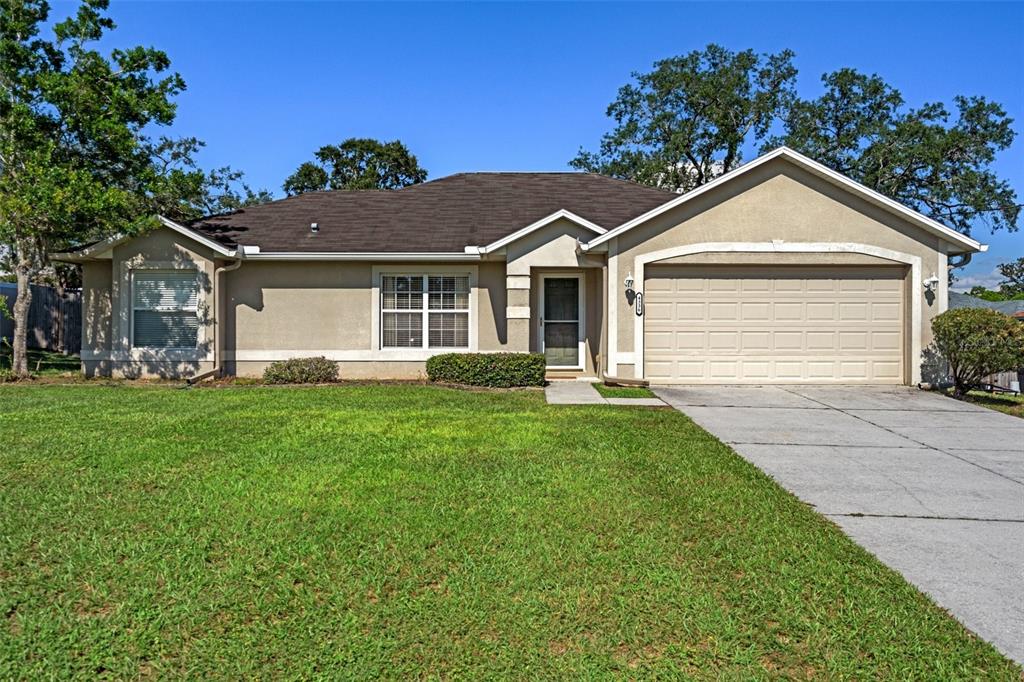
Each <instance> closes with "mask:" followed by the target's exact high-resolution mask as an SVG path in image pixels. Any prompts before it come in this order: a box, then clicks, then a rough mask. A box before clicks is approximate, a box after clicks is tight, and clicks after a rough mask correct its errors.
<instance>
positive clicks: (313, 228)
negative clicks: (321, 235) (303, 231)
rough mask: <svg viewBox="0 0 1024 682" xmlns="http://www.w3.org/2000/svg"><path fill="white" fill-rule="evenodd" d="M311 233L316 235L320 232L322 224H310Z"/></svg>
mask: <svg viewBox="0 0 1024 682" xmlns="http://www.w3.org/2000/svg"><path fill="white" fill-rule="evenodd" d="M309 231H310V232H312V233H313V234H316V233H317V232H319V231H320V224H319V223H310V224H309Z"/></svg>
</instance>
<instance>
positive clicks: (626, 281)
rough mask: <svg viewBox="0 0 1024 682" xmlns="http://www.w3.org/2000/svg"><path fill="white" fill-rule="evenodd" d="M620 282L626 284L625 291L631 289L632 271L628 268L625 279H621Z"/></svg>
mask: <svg viewBox="0 0 1024 682" xmlns="http://www.w3.org/2000/svg"><path fill="white" fill-rule="evenodd" d="M622 283H623V284H625V285H626V291H633V271H632V270H630V271H629V274H628V275H626V279H624V280H622Z"/></svg>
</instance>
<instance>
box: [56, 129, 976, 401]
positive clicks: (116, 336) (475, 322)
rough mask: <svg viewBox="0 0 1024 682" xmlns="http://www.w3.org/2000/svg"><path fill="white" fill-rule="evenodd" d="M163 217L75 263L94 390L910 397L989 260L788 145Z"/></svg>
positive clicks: (967, 242)
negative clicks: (841, 389) (962, 284)
mask: <svg viewBox="0 0 1024 682" xmlns="http://www.w3.org/2000/svg"><path fill="white" fill-rule="evenodd" d="M162 224H163V227H161V228H159V229H156V230H154V231H152V232H150V233H148V234H145V235H142V236H135V237H128V238H120V239H111V240H108V241H105V242H101V243H97V244H94V245H91V246H89V247H86V248H83V249H81V250H78V251H75V252H71V253H65V254H59V255H58V256H57V258H59V259H61V260H66V261H72V262H77V263H81V264H82V266H83V287H84V324H83V327H84V330H83V339H82V348H83V350H82V364H83V368H84V371H85V373H86V374H87V375H90V376H91V375H127V376H146V375H159V376H189V375H195V374H198V373H204V372H210V371H215V370H217V371H224V372H227V373H229V374H238V375H258V374H260V373H261V372H262V371H263V369H264V368H265V367H266V366H267V364H268V363H270V362H273V361H275V360H281V359H285V358H292V357H302V356H313V355H324V356H326V357H328V358H330V359H332V360H335V361H337V362H338V363H339V365H340V369H341V375H342V377H345V378H381V379H385V378H415V377H419V376H422V375H423V373H424V365H425V361H426V360H427V358H429V357H430V356H431V355H434V354H437V353H446V352H452V351H481V352H482V351H509V352H525V351H537V352H542V353H544V355H545V356H546V357H547V361H548V365H549V368H550V370H551V371H552V373H554V374H557V375H558V376H566V377H571V376H612V377H619V378H644V379H647V380H649V381H651V382H652V383H730V384H732V383H755V384H766V383H823V384H828V383H839V384H846V383H860V384H911V383H916V382H918V381H919V380H920V376H921V366H922V352H923V349H925V348H926V347H927V346H928V344H929V343H930V342H931V327H930V320H931V319H932V317H934V316H935V315H936V314H938V313H940V312H942V311H943V310H945V309H946V307H947V301H948V290H947V278H946V270H947V263H948V258H949V257H950V256H960V255H963V254H967V255H969V254H972V253H974V252H978V251H983V250H984V249H985V247H984V246H983V245H981V244H979V243H978V242H976V241H974V240H972V239H969V238H967V237H965V236H963V235H961V234H959V233H957V232H955V231H954V230H951V229H949V228H948V227H946V226H944V225H941V224H939V223H938V222H936V221H934V220H932V219H930V218H927V217H925V216H923V215H921V214H920V213H917V212H915V211H913V210H910V209H909V208H907V207H905V206H903V205H900V204H899V203H897V202H895V201H892V200H891V199H888V198H886V197H884V196H882V195H880V194H878V193H876V192H874V191H872V190H869V189H867V188H865V187H863V186H861V185H859V184H857V183H855V182H853V181H852V180H850V179H849V178H846V177H844V176H842V175H840V174H838V173H836V172H834V171H832V170H830V169H828V168H826V167H824V166H822V165H821V164H819V163H816V162H815V161H813V160H811V159H808V158H806V157H804V156H802V155H800V154H798V153H796V152H793V151H792V150H789V149H786V148H780V149H777V150H775V151H772V152H770V153H768V154H765V155H763V156H761V157H759V158H757V159H756V160H754V161H751V162H749V163H747V164H745V165H744V166H742V167H740V168H737V169H736V170H733V171H732V172H730V173H727V174H725V175H723V176H721V177H720V178H718V179H717V180H715V181H714V182H712V183H709V184H707V185H704V186H702V187H700V188H698V189H696V190H693V191H691V192H688V193H686V194H675V193H670V192H665V191H661V190H658V189H653V188H650V187H643V186H640V185H636V184H633V183H629V182H624V181H621V180H615V179H611V178H606V177H602V176H598V175H593V174H586V173H468V174H459V175H453V176H450V177H445V178H441V179H439V180H434V181H432V182H427V183H424V184H420V185H414V186H411V187H407V188H405V189H401V190H394V191H358V192H318V193H310V194H304V195H300V196H296V197H291V198H287V199H283V200H281V201H276V202H273V203H269V204H265V205H261V206H255V207H251V208H246V209H243V210H240V211H237V212H235V213H231V214H228V215H219V216H211V217H207V218H203V219H201V220H198V221H195V222H193V223H191V224H188V225H179V224H176V223H174V222H172V221H170V220H166V219H163V220H162Z"/></svg>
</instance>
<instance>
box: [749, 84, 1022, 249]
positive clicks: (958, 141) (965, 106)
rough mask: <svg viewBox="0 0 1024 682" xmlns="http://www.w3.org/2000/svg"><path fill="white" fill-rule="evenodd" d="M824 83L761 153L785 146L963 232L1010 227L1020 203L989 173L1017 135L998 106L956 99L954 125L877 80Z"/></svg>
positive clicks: (937, 107)
mask: <svg viewBox="0 0 1024 682" xmlns="http://www.w3.org/2000/svg"><path fill="white" fill-rule="evenodd" d="M822 83H823V85H824V87H825V92H824V93H823V94H822V95H820V96H819V97H817V98H815V99H810V100H798V101H796V102H795V103H794V104H793V106H792V107H791V109H790V111H789V113H788V114H787V115H786V116H785V121H784V128H785V132H784V134H782V135H781V136H779V137H776V138H773V139H770V140H768V141H767V142H766V143H765V145H764V146H763V148H762V149H763V150H767V149H769V148H772V147H775V146H778V145H780V144H785V145H787V146H789V147H792V148H793V149H795V150H797V151H799V152H802V153H803V154H806V155H807V156H809V157H811V158H812V159H815V160H816V161H819V162H821V163H823V164H825V165H826V166H829V167H830V168H833V169H835V170H837V171H839V172H840V173H842V174H844V175H847V176H849V177H851V178H853V179H854V180H856V181H857V182H860V183H862V184H864V185H866V186H868V187H870V188H871V189H874V190H876V191H878V192H881V193H882V194H884V195H886V196H888V197H891V198H893V199H895V200H897V201H899V202H901V203H903V204H906V205H907V206H910V207H912V208H914V209H917V210H919V211H921V212H922V213H924V214H926V215H928V216H931V217H932V218H934V219H935V220H938V221H939V222H941V223H943V224H945V225H948V226H950V227H952V228H954V229H956V230H958V231H960V232H962V233H964V234H968V235H969V234H970V233H971V227H972V226H973V224H974V223H975V222H976V221H977V220H982V221H984V222H987V224H988V225H989V227H990V228H991V229H993V230H997V229H1003V228H1005V229H1008V230H1016V229H1017V220H1018V217H1019V216H1020V208H1021V207H1020V204H1019V202H1018V201H1017V195H1016V193H1015V192H1014V190H1013V188H1012V187H1011V186H1010V183H1009V182H1008V181H1007V180H1003V179H1000V178H999V176H998V175H997V174H996V172H995V171H994V169H993V168H992V164H993V162H994V161H995V158H996V153H997V152H999V151H1002V150H1005V149H1007V148H1008V147H1009V146H1010V144H1011V143H1012V142H1013V139H1014V137H1015V135H1016V133H1015V132H1014V131H1013V129H1012V127H1011V124H1012V122H1013V120H1012V119H1011V118H1009V117H1008V116H1007V115H1006V112H1005V111H1004V110H1003V108H1002V107H1001V106H1000V105H999V104H996V103H995V102H990V101H988V100H986V99H985V98H984V97H955V98H954V100H953V101H954V105H955V108H956V117H955V118H952V115H951V114H950V112H949V110H948V109H947V108H946V106H945V105H943V104H941V103H935V102H933V103H926V104H924V105H922V106H921V107H918V108H907V107H906V106H905V102H904V100H903V96H902V95H901V94H900V92H899V91H898V90H897V89H895V88H894V87H892V86H891V85H889V84H888V83H886V82H885V81H884V80H882V79H881V78H880V77H879V76H877V75H871V76H868V75H865V74H862V73H859V72H857V71H855V70H853V69H840V70H838V71H835V72H833V73H827V74H825V75H824V76H822Z"/></svg>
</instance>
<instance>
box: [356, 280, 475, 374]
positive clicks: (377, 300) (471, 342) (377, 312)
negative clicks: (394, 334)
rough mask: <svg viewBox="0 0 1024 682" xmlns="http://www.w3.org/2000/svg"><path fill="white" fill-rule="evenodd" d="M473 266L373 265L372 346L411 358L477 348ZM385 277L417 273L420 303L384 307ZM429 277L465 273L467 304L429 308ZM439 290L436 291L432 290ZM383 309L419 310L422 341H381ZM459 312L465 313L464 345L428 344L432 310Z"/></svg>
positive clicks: (436, 311) (438, 312)
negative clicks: (404, 343) (413, 343)
mask: <svg viewBox="0 0 1024 682" xmlns="http://www.w3.org/2000/svg"><path fill="white" fill-rule="evenodd" d="M476 275H477V273H476V269H475V268H473V269H468V268H467V269H459V268H452V267H450V266H430V267H422V268H415V269H397V268H379V269H378V268H376V267H375V268H374V318H373V323H374V329H373V336H374V347H375V349H376V350H377V351H379V352H381V353H383V354H387V355H399V354H403V353H405V354H407V355H409V356H410V358H421V357H429V356H431V355H438V354H442V353H460V352H472V351H474V350H476V348H477V334H476V303H477V301H476V296H477V283H476ZM385 277H418V278H421V279H422V286H423V291H422V296H423V299H422V307H420V308H411V309H398V308H385V307H384V278H385ZM431 277H465V278H466V280H467V283H468V288H469V291H468V292H467V293H468V296H467V303H468V307H466V308H449V309H445V308H436V309H433V310H431V308H430V278H431ZM435 293H438V292H435ZM385 313H420V314H421V315H422V319H421V324H422V332H421V333H422V335H423V342H422V344H421V345H419V346H385V345H384V315H385ZM432 313H433V314H446V313H458V314H464V315H465V316H466V325H467V330H466V332H467V333H466V340H467V345H465V346H431V345H430V315H431V314H432Z"/></svg>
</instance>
